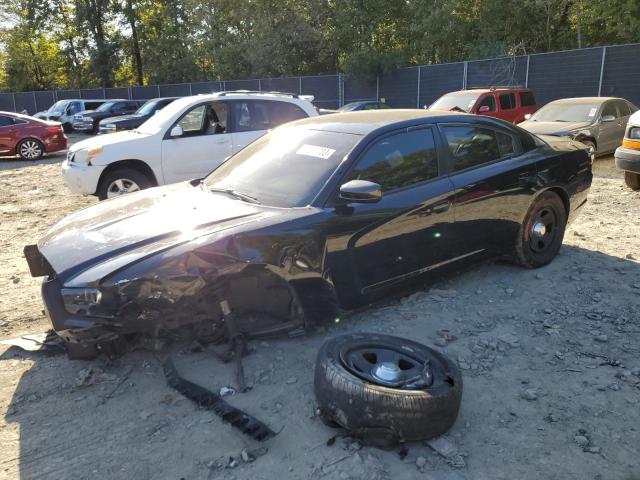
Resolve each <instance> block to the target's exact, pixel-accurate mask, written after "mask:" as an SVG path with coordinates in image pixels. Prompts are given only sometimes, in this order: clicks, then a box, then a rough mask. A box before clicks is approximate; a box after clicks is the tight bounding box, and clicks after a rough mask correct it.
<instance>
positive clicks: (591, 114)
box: [589, 108, 598, 117]
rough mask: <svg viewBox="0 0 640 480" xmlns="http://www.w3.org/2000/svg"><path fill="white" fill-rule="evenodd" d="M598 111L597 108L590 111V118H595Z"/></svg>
mask: <svg viewBox="0 0 640 480" xmlns="http://www.w3.org/2000/svg"><path fill="white" fill-rule="evenodd" d="M597 111H598V109H597V108H592V109H591V110H589V116H590V117H593V116H594V115H595V114H596V112H597Z"/></svg>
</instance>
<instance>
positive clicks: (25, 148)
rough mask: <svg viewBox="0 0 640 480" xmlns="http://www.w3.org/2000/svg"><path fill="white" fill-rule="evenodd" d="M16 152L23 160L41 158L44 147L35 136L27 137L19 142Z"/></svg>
mask: <svg viewBox="0 0 640 480" xmlns="http://www.w3.org/2000/svg"><path fill="white" fill-rule="evenodd" d="M16 153H17V154H18V156H19V157H20V159H22V160H39V159H40V158H42V155H44V147H43V145H42V143H40V142H39V141H38V140H36V139H35V138H27V139H25V140H22V141H21V142H20V143H19V144H18V146H17V147H16Z"/></svg>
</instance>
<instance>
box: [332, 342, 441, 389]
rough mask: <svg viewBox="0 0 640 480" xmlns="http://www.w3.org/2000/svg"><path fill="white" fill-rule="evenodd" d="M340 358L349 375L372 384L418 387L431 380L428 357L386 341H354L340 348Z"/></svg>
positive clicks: (426, 385)
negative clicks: (376, 342) (371, 342)
mask: <svg viewBox="0 0 640 480" xmlns="http://www.w3.org/2000/svg"><path fill="white" fill-rule="evenodd" d="M340 359H341V361H342V364H343V365H344V367H345V368H346V369H347V370H348V371H349V372H351V373H352V374H353V375H355V376H357V377H359V378H361V379H363V380H365V381H367V382H369V383H373V384H375V385H380V386H383V387H391V388H401V389H404V390H421V389H424V388H427V387H430V386H431V385H432V384H433V373H432V369H431V365H430V361H429V359H428V358H423V357H422V356H421V355H418V354H417V353H416V352H412V353H411V354H409V353H408V352H405V351H403V350H402V349H400V348H394V347H391V346H388V345H377V344H368V345H358V346H355V347H352V348H346V349H343V350H342V351H341V352H340Z"/></svg>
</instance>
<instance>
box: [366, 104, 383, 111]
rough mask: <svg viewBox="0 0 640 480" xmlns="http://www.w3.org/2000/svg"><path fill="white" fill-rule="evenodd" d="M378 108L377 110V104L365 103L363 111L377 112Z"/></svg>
mask: <svg viewBox="0 0 640 480" xmlns="http://www.w3.org/2000/svg"><path fill="white" fill-rule="evenodd" d="M378 108H379V107H378V104H377V103H367V104H366V105H365V106H364V109H365V110H378Z"/></svg>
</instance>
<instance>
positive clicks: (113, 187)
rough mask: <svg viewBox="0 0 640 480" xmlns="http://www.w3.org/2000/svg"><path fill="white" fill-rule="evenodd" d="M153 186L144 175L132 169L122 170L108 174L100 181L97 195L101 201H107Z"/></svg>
mask: <svg viewBox="0 0 640 480" xmlns="http://www.w3.org/2000/svg"><path fill="white" fill-rule="evenodd" d="M152 186H153V184H152V183H151V181H150V180H149V178H148V177H147V176H146V175H145V174H144V173H142V172H140V171H138V170H134V169H132V168H121V169H118V170H114V171H112V172H108V173H107V174H106V175H105V176H104V177H103V178H102V180H100V184H99V185H98V190H97V191H96V195H97V196H98V198H99V199H100V200H105V199H107V198H115V197H119V196H120V195H125V194H127V193H131V192H137V191H138V190H144V189H145V188H149V187H152Z"/></svg>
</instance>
